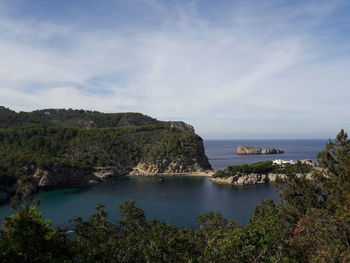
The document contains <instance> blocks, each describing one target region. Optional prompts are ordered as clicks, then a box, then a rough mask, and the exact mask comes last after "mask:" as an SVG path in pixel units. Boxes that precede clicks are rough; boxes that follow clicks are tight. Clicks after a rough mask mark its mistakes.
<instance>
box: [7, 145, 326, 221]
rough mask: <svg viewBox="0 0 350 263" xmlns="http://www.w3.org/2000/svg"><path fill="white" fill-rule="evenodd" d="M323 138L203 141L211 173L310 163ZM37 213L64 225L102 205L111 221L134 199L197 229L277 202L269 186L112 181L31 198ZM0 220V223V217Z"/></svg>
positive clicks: (151, 213)
mask: <svg viewBox="0 0 350 263" xmlns="http://www.w3.org/2000/svg"><path fill="white" fill-rule="evenodd" d="M324 143H325V140H293V141H292V140H288V141H287V140H283V141H277V140H273V141H271V140H270V141H267V140H264V141H262V140H259V141H251V140H250V141H242V140H241V141H233V140H231V141H205V148H206V152H207V155H208V157H209V160H210V162H211V164H212V165H213V167H214V169H220V168H224V167H226V166H228V165H232V164H241V163H252V162H256V161H261V160H268V159H276V158H279V159H287V160H289V159H315V156H316V153H317V152H318V151H320V150H322V149H323V147H324ZM240 144H246V145H254V146H266V147H280V148H283V149H284V150H285V154H281V155H269V156H251V155H249V156H237V155H236V154H235V153H234V149H235V147H236V146H237V145H240ZM36 197H37V198H40V199H41V205H40V210H41V211H42V213H43V215H44V216H45V217H47V218H50V219H52V221H53V223H54V225H60V226H69V223H68V221H69V219H71V218H73V217H74V216H77V215H79V216H83V217H88V216H90V215H91V214H93V213H94V208H95V207H96V206H97V205H98V204H100V203H103V204H105V205H106V210H107V212H108V214H109V217H110V219H111V220H117V219H118V218H119V213H118V209H117V208H116V207H115V206H114V204H116V203H118V202H122V201H125V200H130V199H133V200H136V201H137V205H138V206H139V207H141V208H143V209H144V210H145V213H146V216H147V217H148V218H158V219H161V220H164V221H166V222H168V223H171V224H174V225H177V226H188V227H195V226H196V217H197V216H198V215H200V214H201V213H204V212H208V211H217V212H220V213H222V214H223V215H224V216H226V217H229V218H232V219H235V220H237V221H238V222H240V223H242V224H244V223H246V221H247V220H248V219H249V218H250V216H251V214H252V210H253V209H254V207H255V206H256V205H257V204H258V203H259V202H260V201H261V200H262V199H264V198H273V199H274V200H276V201H277V200H278V195H277V193H276V191H275V189H274V188H273V186H272V185H269V184H266V185H255V186H244V187H240V186H230V185H217V184H212V183H211V182H210V181H209V180H208V178H204V177H164V178H161V179H160V178H152V177H150V178H141V177H132V178H116V179H114V180H111V181H108V182H104V183H101V184H98V185H94V186H90V187H79V188H68V189H60V190H55V191H50V192H45V193H40V194H37V195H36ZM12 212H13V211H11V209H10V207H9V205H6V204H5V205H3V206H1V207H0V218H3V216H5V215H8V214H11V213H12ZM0 220H1V219H0Z"/></svg>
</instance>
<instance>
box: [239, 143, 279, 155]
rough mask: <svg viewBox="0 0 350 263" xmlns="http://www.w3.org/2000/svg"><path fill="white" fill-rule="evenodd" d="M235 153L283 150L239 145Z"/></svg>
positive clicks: (276, 151)
mask: <svg viewBox="0 0 350 263" xmlns="http://www.w3.org/2000/svg"><path fill="white" fill-rule="evenodd" d="M236 152H237V154H279V153H283V152H284V151H283V150H282V149H279V148H258V147H251V146H245V145H241V146H238V147H237V150H236Z"/></svg>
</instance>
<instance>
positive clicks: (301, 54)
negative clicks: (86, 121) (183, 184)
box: [0, 0, 350, 139]
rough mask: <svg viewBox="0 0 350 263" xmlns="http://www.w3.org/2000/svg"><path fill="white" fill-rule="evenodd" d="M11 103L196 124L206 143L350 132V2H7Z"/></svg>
mask: <svg viewBox="0 0 350 263" xmlns="http://www.w3.org/2000/svg"><path fill="white" fill-rule="evenodd" d="M0 81H1V85H0V105H4V106H7V107H10V108H12V109H15V110H17V111H21V110H24V111H27V110H34V109H42V108H79V109H80V108H83V109H91V110H100V111H104V112H125V111H132V112H143V113H145V114H148V115H150V116H153V117H156V118H158V119H161V120H184V121H186V122H189V123H191V124H193V125H194V126H195V128H196V131H197V132H198V133H199V134H200V135H201V136H203V137H204V138H217V139H224V138H232V139H239V138H327V137H333V136H334V135H335V134H336V133H337V132H338V131H339V130H340V129H341V128H345V129H346V130H348V131H349V127H350V118H349V112H350V103H349V99H350V1H346V0H343V1H341V0H332V1H322V0H317V1H298V0H297V1H295V0H294V1H283V0H275V1H261V0H256V1H249V0H242V1H227V0H216V1H212V0H202V1H201V0H196V1H195V0H186V1H185V0H182V1H181V0H178V1H175V0H167V1H165V0H163V1H160V0H103V1H101V0H74V1H72V0H50V1H47V0H8V1H6V0H2V1H0Z"/></svg>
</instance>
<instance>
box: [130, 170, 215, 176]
mask: <svg viewBox="0 0 350 263" xmlns="http://www.w3.org/2000/svg"><path fill="white" fill-rule="evenodd" d="M213 174H214V171H205V172H180V173H148V172H137V173H133V172H131V173H129V174H128V175H126V176H131V177H133V176H136V177H157V176H158V177H160V176H194V177H212V176H213Z"/></svg>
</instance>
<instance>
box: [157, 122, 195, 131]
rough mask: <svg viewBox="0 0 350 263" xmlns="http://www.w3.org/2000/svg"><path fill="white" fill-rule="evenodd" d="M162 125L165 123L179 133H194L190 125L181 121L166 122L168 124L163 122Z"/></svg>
mask: <svg viewBox="0 0 350 263" xmlns="http://www.w3.org/2000/svg"><path fill="white" fill-rule="evenodd" d="M163 123H166V124H167V125H168V126H170V127H171V128H176V129H178V130H180V131H190V132H193V133H194V132H195V131H194V128H193V126H192V125H190V124H188V123H186V122H183V121H168V122H163Z"/></svg>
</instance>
